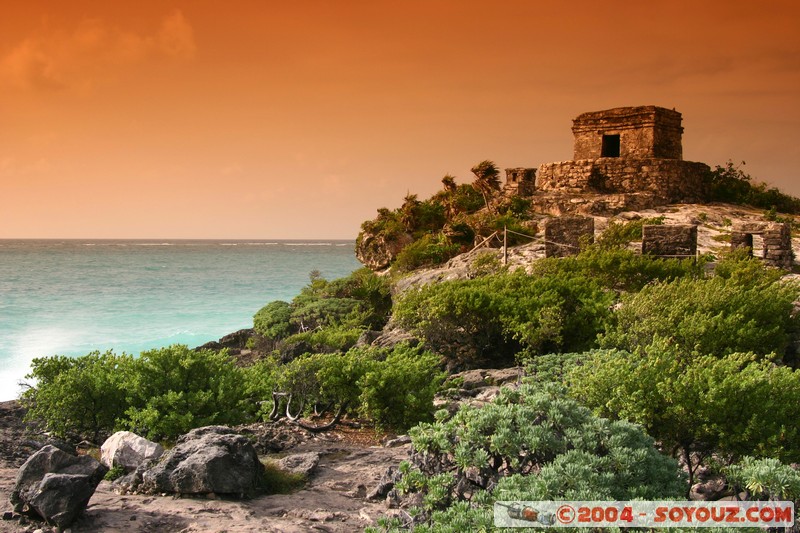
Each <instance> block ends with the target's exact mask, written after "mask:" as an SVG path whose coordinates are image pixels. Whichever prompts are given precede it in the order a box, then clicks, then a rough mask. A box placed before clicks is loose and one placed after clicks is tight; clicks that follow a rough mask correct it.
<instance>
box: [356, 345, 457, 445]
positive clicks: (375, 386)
mask: <svg viewBox="0 0 800 533" xmlns="http://www.w3.org/2000/svg"><path fill="white" fill-rule="evenodd" d="M349 355H350V356H351V357H352V356H353V354H349ZM438 366H439V357H438V356H437V355H435V354H433V353H431V352H427V351H423V350H422V349H420V348H412V347H410V346H408V345H407V344H399V345H397V346H395V347H394V348H393V349H392V350H391V351H390V352H389V353H388V354H387V355H386V359H384V360H382V361H376V362H374V363H373V364H372V365H371V366H370V367H368V370H367V371H366V372H365V373H364V375H363V376H362V377H361V379H360V380H359V381H358V385H359V387H361V396H360V401H361V412H362V413H363V414H365V415H366V416H368V417H370V418H371V419H373V420H375V421H376V422H377V424H378V425H379V426H384V427H387V426H388V427H390V428H393V429H395V430H396V431H406V430H408V429H409V428H410V427H412V426H414V425H415V424H418V423H419V422H427V421H430V420H432V419H433V397H434V395H435V394H436V393H437V392H438V391H439V389H440V388H441V386H442V383H443V382H444V378H445V374H444V373H443V372H441V371H440V370H439V369H438Z"/></svg>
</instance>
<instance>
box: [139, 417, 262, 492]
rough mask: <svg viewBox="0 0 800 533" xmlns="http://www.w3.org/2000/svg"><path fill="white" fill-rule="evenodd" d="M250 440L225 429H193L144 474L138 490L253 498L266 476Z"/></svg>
mask: <svg viewBox="0 0 800 533" xmlns="http://www.w3.org/2000/svg"><path fill="white" fill-rule="evenodd" d="M263 468H264V467H263V465H262V464H261V462H260V461H259V460H258V455H257V454H256V451H255V449H254V448H253V445H252V444H251V443H250V441H249V440H248V439H247V437H245V436H243V435H240V434H238V433H236V432H235V431H234V430H232V429H231V428H228V427H224V426H207V427H202V428H197V429H193V430H192V431H190V432H189V433H187V434H186V435H183V436H182V437H180V438H179V439H178V442H177V444H176V445H175V447H174V448H173V449H171V450H169V451H168V452H167V453H166V454H164V455H163V456H162V458H161V460H160V461H159V462H158V463H157V464H156V465H154V466H153V467H152V468H150V469H148V470H147V471H145V472H144V473H143V474H142V482H141V485H140V486H139V487H136V489H137V490H139V491H141V492H150V493H164V492H168V493H175V494H195V495H199V494H211V493H213V494H221V495H228V496H234V497H249V496H252V495H253V494H254V493H255V492H256V490H257V488H258V481H259V479H260V478H261V475H262V473H263Z"/></svg>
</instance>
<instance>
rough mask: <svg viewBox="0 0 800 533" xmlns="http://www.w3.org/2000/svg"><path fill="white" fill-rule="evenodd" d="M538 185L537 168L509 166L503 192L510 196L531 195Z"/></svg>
mask: <svg viewBox="0 0 800 533" xmlns="http://www.w3.org/2000/svg"><path fill="white" fill-rule="evenodd" d="M535 186H536V169H535V168H507V169H506V185H505V187H504V188H503V193H504V194H506V195H509V196H514V195H519V196H530V195H532V194H533V192H534V190H535Z"/></svg>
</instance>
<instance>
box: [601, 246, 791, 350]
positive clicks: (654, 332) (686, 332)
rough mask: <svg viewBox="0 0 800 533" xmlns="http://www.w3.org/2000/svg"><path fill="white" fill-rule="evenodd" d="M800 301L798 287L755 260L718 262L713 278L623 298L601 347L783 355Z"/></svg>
mask: <svg viewBox="0 0 800 533" xmlns="http://www.w3.org/2000/svg"><path fill="white" fill-rule="evenodd" d="M798 297H800V288H799V287H798V286H797V285H796V284H793V283H781V282H777V281H776V274H775V273H774V271H770V270H767V269H765V268H764V267H763V266H762V265H760V264H758V263H757V262H755V261H744V262H741V261H739V262H736V261H733V262H731V263H726V262H722V263H721V264H720V265H718V267H717V275H716V276H714V277H713V278H708V279H688V278H683V279H677V280H674V281H671V282H661V283H654V284H651V285H647V286H646V287H644V288H643V289H642V290H641V292H639V293H637V294H631V295H628V296H625V297H623V299H622V304H621V306H620V308H619V310H618V311H617V312H616V313H615V318H616V325H615V326H613V327H611V328H610V329H609V330H608V332H607V333H606V334H605V335H604V336H603V337H602V338H601V340H600V344H601V346H602V347H605V348H619V349H623V350H628V351H633V350H635V349H636V348H638V347H644V346H649V345H650V344H651V343H652V342H653V340H654V339H655V338H656V337H661V338H665V339H669V340H670V342H672V343H673V344H674V345H675V346H676V347H677V348H678V349H680V350H683V351H685V352H691V351H697V352H699V353H701V354H712V355H724V354H728V353H734V352H754V353H757V354H762V355H764V354H769V353H772V352H774V353H777V354H780V355H784V354H786V353H787V349H788V348H790V342H791V341H792V340H793V339H794V338H795V336H796V332H797V329H798V318H797V317H796V316H794V306H793V302H794V301H795V300H797V299H798ZM790 355H791V354H790Z"/></svg>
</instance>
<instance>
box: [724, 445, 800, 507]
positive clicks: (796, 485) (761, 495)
mask: <svg viewBox="0 0 800 533" xmlns="http://www.w3.org/2000/svg"><path fill="white" fill-rule="evenodd" d="M724 473H725V476H726V477H727V479H728V483H730V484H731V485H733V487H734V493H735V494H739V493H740V492H741V491H742V490H747V492H748V493H749V497H752V498H753V499H757V500H772V501H786V500H791V501H795V502H797V500H800V471H798V470H796V469H795V468H792V467H791V466H789V465H787V464H783V463H781V462H780V461H778V460H777V459H774V458H771V457H768V458H765V459H756V458H754V457H742V458H741V459H740V460H739V462H738V463H736V464H733V465H730V466H729V467H727V468H726V469H724ZM745 499H750V498H745ZM795 508H797V504H796V503H795Z"/></svg>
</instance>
